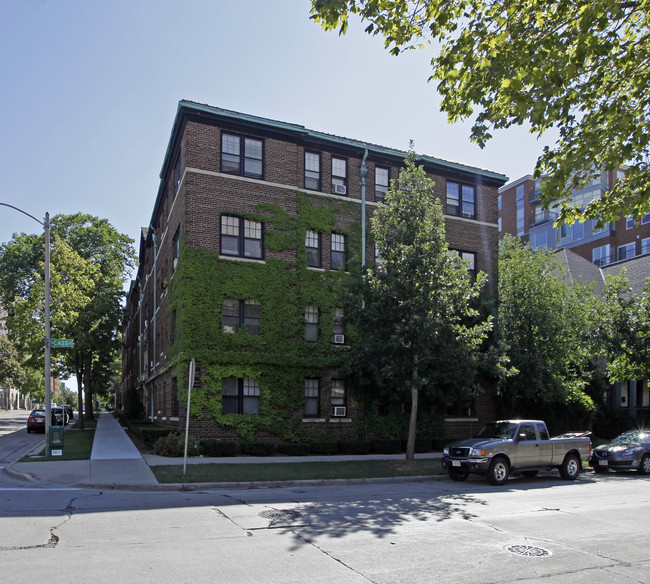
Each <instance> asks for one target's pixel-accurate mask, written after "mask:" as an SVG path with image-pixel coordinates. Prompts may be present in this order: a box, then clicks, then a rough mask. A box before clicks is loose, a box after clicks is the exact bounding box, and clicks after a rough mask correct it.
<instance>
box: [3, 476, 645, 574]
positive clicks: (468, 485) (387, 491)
mask: <svg viewBox="0 0 650 584" xmlns="http://www.w3.org/2000/svg"><path fill="white" fill-rule="evenodd" d="M649 480H650V479H648V478H646V477H643V476H641V475H638V474H636V473H633V474H632V473H631V474H628V475H614V474H611V475H607V476H595V475H593V474H592V473H586V474H583V475H582V476H581V477H580V478H579V479H578V480H577V481H575V482H566V481H562V480H561V479H559V478H558V476H557V474H556V473H553V474H551V473H548V474H544V473H543V474H542V476H540V477H537V478H535V479H526V478H517V479H512V480H510V481H509V482H508V484H507V485H506V486H505V487H501V488H500V487H492V486H490V485H488V484H486V483H485V482H484V481H482V480H480V479H476V480H474V479H470V480H468V481H467V482H464V483H455V482H452V481H450V480H448V479H446V478H444V479H442V480H438V481H424V482H408V483H400V484H369V485H347V486H331V485H330V486H323V487H302V488H296V487H292V488H276V489H250V490H224V489H219V490H214V491H198V492H144V491H138V492H135V491H133V492H132V491H111V490H90V489H72V488H65V489H61V488H55V489H52V488H49V489H48V488H24V487H14V486H11V485H5V486H4V487H2V486H0V501H1V506H0V558H1V562H2V581H3V582H11V583H12V584H20V583H23V582H38V581H48V582H54V583H63V582H72V581H76V580H79V579H83V580H84V581H92V582H95V583H98V584H102V583H110V584H114V583H115V582H116V581H117V582H120V583H130V582H140V583H141V582H156V583H162V584H164V583H170V584H171V583H174V584H177V583H180V582H187V583H190V582H191V583H203V582H211V583H212V582H224V583H235V584H236V583H240V582H241V583H243V582H255V583H283V584H293V583H296V584H297V583H300V584H304V583H325V582H327V583H330V582H332V583H334V582H335V583H337V584H341V583H351V584H356V583H365V584H367V583H373V584H394V583H402V582H403V583H409V584H417V583H424V582H426V583H432V582H435V583H446V582H449V583H454V584H479V583H480V584H492V583H495V584H514V583H517V584H520V583H537V582H539V583H543V584H579V583H580V584H581V583H585V584H586V583H589V584H593V583H606V584H607V583H625V584H630V583H633V582H634V583H650V530H649V529H648V523H649V520H650V491H649V490H648V485H649ZM509 548H510V549H509Z"/></svg>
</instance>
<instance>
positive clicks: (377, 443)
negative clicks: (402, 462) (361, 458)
mask: <svg viewBox="0 0 650 584" xmlns="http://www.w3.org/2000/svg"><path fill="white" fill-rule="evenodd" d="M370 446H371V448H370V449H371V451H372V452H374V453H375V454H401V453H402V452H404V449H403V448H402V441H401V440H374V441H373V442H372V444H371V445H370Z"/></svg>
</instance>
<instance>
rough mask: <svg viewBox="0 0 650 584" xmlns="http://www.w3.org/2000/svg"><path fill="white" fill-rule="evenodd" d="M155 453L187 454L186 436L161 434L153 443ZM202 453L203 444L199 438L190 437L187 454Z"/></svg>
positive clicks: (197, 454) (167, 454) (161, 454)
mask: <svg viewBox="0 0 650 584" xmlns="http://www.w3.org/2000/svg"><path fill="white" fill-rule="evenodd" d="M153 451H154V454H158V455H159V456H171V457H178V456H184V454H185V436H179V435H178V434H167V435H166V436H160V438H158V439H157V440H156V442H155V443H154V445H153ZM200 454H201V445H200V442H199V439H198V438H195V437H193V436H190V437H189V440H188V441H187V455H188V456H199V455H200Z"/></svg>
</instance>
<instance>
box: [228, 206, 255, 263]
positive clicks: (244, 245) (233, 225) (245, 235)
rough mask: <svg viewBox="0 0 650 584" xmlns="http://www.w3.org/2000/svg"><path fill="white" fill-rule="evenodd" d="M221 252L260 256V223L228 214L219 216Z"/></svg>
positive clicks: (240, 255) (233, 254)
mask: <svg viewBox="0 0 650 584" xmlns="http://www.w3.org/2000/svg"><path fill="white" fill-rule="evenodd" d="M221 253H222V254H223V255H230V256H239V257H245V258H256V259H261V258H262V224H261V223H260V222H259V221H249V220H248V219H243V218H241V217H232V216H230V215H222V216H221Z"/></svg>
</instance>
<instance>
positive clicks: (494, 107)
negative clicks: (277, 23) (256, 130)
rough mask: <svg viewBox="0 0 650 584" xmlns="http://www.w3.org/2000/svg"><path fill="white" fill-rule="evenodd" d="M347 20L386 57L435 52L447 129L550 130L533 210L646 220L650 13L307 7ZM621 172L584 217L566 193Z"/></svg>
mask: <svg viewBox="0 0 650 584" xmlns="http://www.w3.org/2000/svg"><path fill="white" fill-rule="evenodd" d="M350 15H358V16H360V17H361V18H362V19H363V20H364V21H365V22H367V23H368V25H367V27H366V29H365V30H366V32H368V33H369V34H373V35H380V36H383V37H384V39H385V46H386V48H387V49H389V50H390V52H391V53H392V54H395V55H397V54H399V53H400V52H402V51H404V50H408V49H413V48H423V47H426V46H427V44H428V43H435V44H437V45H438V46H439V51H438V52H437V53H436V54H435V56H434V57H433V58H432V61H431V64H432V69H433V74H432V76H431V79H432V80H436V81H437V82H438V91H439V93H440V95H441V96H442V101H441V109H442V110H443V111H445V112H446V113H447V115H448V118H449V120H450V121H451V122H455V121H458V120H461V119H467V118H472V119H473V127H472V133H471V139H472V141H473V142H475V143H477V144H478V145H480V146H481V147H483V146H484V145H485V143H486V142H487V141H488V140H489V139H490V138H491V135H492V132H493V131H494V130H499V129H504V128H508V127H510V126H513V125H522V124H529V126H530V131H531V132H532V133H534V134H537V135H541V134H542V133H544V132H546V131H547V130H549V129H551V128H556V129H557V130H558V131H559V140H558V142H557V143H556V145H555V146H554V147H553V148H548V147H547V148H546V149H545V150H544V153H543V155H542V156H541V157H540V158H539V160H538V162H537V166H536V169H535V175H536V176H538V177H539V176H543V175H548V177H547V179H546V180H545V181H544V183H543V185H542V195H541V197H540V201H541V202H542V203H543V204H545V205H546V206H548V205H550V204H551V203H552V202H553V201H554V200H556V199H563V206H562V209H561V213H560V220H564V221H567V222H571V223H572V222H574V221H575V220H577V219H579V218H580V219H582V220H585V219H595V220H597V221H600V223H601V224H602V223H605V222H607V221H610V220H615V219H617V218H619V217H622V216H625V215H631V216H634V217H635V218H637V219H638V218H640V217H642V216H643V215H644V214H645V213H646V212H648V211H650V166H649V165H650V157H649V154H650V151H649V149H650V4H649V3H648V2H647V1H645V0H631V1H625V0H575V1H573V2H564V1H562V0H523V1H522V2H509V1H506V0H495V1H488V0H453V1H451V2H450V1H448V0H312V18H313V19H314V20H316V21H317V22H319V23H320V24H321V26H322V27H323V28H325V29H335V28H338V29H339V31H340V33H345V32H346V31H347V29H348V23H349V19H350ZM624 164H629V168H628V170H627V174H626V178H625V180H622V181H619V182H618V183H617V184H616V185H615V186H614V187H613V189H611V191H610V192H609V193H607V195H605V196H603V197H602V198H600V199H597V200H595V201H592V202H591V203H590V204H589V205H587V206H586V207H585V208H584V209H581V208H577V207H576V206H573V205H572V204H571V196H570V195H571V190H572V189H576V188H580V187H581V186H582V185H584V184H586V183H587V182H589V180H590V179H591V178H595V176H596V175H597V173H599V172H600V170H601V169H603V170H614V169H617V168H618V167H620V166H621V165H624Z"/></svg>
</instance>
